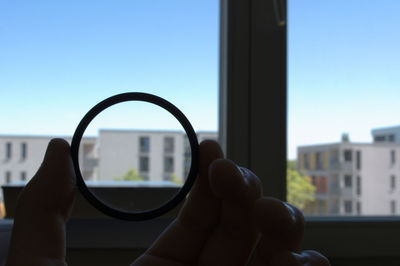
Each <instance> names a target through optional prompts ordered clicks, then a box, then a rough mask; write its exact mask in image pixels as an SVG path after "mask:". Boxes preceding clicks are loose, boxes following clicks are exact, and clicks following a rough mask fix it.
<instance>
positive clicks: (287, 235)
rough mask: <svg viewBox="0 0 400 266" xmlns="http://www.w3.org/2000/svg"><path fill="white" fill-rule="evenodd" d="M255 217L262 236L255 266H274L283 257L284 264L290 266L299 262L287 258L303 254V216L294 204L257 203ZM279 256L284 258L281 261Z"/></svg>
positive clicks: (272, 199) (265, 198) (277, 202)
mask: <svg viewBox="0 0 400 266" xmlns="http://www.w3.org/2000/svg"><path fill="white" fill-rule="evenodd" d="M254 217H255V224H256V226H257V228H258V230H260V232H261V235H262V236H261V239H260V242H259V244H258V246H257V249H256V252H255V256H254V260H253V264H252V265H254V266H256V265H273V264H272V260H273V259H274V258H275V260H276V261H279V258H280V257H279V256H283V257H282V258H283V260H282V261H286V262H287V263H289V261H296V260H295V259H296V257H293V256H289V255H287V254H292V252H293V254H295V253H299V252H300V250H301V241H302V239H303V233H304V217H303V215H302V213H301V212H300V211H299V210H298V209H297V208H295V207H293V206H291V205H290V204H287V203H284V202H282V201H280V200H278V199H274V198H270V197H264V198H261V199H259V200H257V202H256V203H255V208H254ZM276 254H280V255H279V256H278V258H276V256H277V255H276ZM282 254H283V255H282ZM276 263H277V262H276ZM277 265H280V264H277ZM282 265H292V264H282ZM293 265H297V264H293ZM299 265H302V264H299Z"/></svg>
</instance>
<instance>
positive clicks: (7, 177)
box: [6, 171, 11, 184]
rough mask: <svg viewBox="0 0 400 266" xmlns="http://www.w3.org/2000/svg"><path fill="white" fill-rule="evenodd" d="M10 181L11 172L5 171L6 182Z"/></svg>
mask: <svg viewBox="0 0 400 266" xmlns="http://www.w3.org/2000/svg"><path fill="white" fill-rule="evenodd" d="M10 183H11V172H10V171H7V172H6V184H10Z"/></svg>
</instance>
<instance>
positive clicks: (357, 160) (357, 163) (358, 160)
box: [356, 151, 361, 170]
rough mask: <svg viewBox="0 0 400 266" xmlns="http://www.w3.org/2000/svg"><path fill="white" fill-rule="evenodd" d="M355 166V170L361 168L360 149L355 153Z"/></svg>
mask: <svg viewBox="0 0 400 266" xmlns="http://www.w3.org/2000/svg"><path fill="white" fill-rule="evenodd" d="M356 167H357V170H361V151H357V153H356Z"/></svg>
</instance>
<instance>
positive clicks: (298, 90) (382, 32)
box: [288, 0, 400, 158]
mask: <svg viewBox="0 0 400 266" xmlns="http://www.w3.org/2000/svg"><path fill="white" fill-rule="evenodd" d="M288 12H289V28H288V52H289V55H288V66H289V74H288V78H289V80H288V81H289V82H288V86H289V99H288V100H289V105H288V106H289V123H288V125H289V128H288V130H289V136H288V139H289V143H288V146H289V158H294V157H295V152H296V146H298V145H307V144H314V143H327V142H337V141H339V140H340V137H341V134H342V133H343V132H348V133H349V134H350V140H351V141H355V142H371V141H372V138H371V134H370V130H371V129H372V128H376V127H382V126H391V125H398V124H400V33H399V30H400V15H399V13H400V1H397V0H391V1H389V0H371V1H369V0H368V1H365V0H331V1H319V0H314V1H311V0H306V1H297V0H290V1H289V10H288Z"/></svg>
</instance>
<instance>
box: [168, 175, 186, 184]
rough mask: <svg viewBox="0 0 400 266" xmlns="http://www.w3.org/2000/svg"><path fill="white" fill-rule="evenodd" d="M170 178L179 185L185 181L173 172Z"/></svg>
mask: <svg viewBox="0 0 400 266" xmlns="http://www.w3.org/2000/svg"><path fill="white" fill-rule="evenodd" d="M170 180H171V182H173V183H175V184H177V185H182V184H183V181H182V180H179V179H178V177H176V175H175V174H174V173H172V174H171V177H170Z"/></svg>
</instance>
